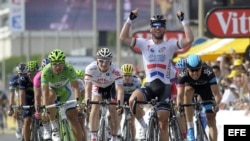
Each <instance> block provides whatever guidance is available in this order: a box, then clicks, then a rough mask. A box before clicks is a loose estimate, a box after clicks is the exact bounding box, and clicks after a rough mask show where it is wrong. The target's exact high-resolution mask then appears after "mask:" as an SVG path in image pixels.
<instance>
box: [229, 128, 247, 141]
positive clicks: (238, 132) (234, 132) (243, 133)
mask: <svg viewBox="0 0 250 141" xmlns="http://www.w3.org/2000/svg"><path fill="white" fill-rule="evenodd" d="M249 137H250V125H224V140H225V141H228V140H229V139H231V140H232V138H233V139H240V140H241V141H247V140H249Z"/></svg>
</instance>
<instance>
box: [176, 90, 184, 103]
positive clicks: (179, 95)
mask: <svg viewBox="0 0 250 141" xmlns="http://www.w3.org/2000/svg"><path fill="white" fill-rule="evenodd" d="M184 92H185V87H184V86H177V104H179V103H182V104H183V102H184Z"/></svg>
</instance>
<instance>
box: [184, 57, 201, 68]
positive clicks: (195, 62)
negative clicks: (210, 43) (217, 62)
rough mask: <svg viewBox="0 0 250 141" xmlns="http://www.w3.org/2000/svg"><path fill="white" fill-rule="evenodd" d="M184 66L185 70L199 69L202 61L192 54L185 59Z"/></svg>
mask: <svg viewBox="0 0 250 141" xmlns="http://www.w3.org/2000/svg"><path fill="white" fill-rule="evenodd" d="M186 65H187V68H190V69H195V68H199V67H201V65H202V61H201V59H200V57H199V55H195V54H192V55H189V56H188V57H187V63H186Z"/></svg>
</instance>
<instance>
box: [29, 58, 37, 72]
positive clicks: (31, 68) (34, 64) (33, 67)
mask: <svg viewBox="0 0 250 141" xmlns="http://www.w3.org/2000/svg"><path fill="white" fill-rule="evenodd" d="M27 68H28V72H34V71H38V70H39V65H38V63H37V61H29V62H28V63H27Z"/></svg>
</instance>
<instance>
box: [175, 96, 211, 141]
mask: <svg viewBox="0 0 250 141" xmlns="http://www.w3.org/2000/svg"><path fill="white" fill-rule="evenodd" d="M197 96H198V95H197V94H195V95H194V102H193V103H191V104H179V106H180V107H187V106H192V107H194V117H195V128H196V133H195V137H196V140H197V141H209V139H208V136H207V133H206V131H205V128H204V127H203V124H202V121H201V110H202V105H204V104H214V101H213V100H207V101H198V99H197ZM181 109H182V110H181V112H183V111H184V109H183V108H181Z"/></svg>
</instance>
